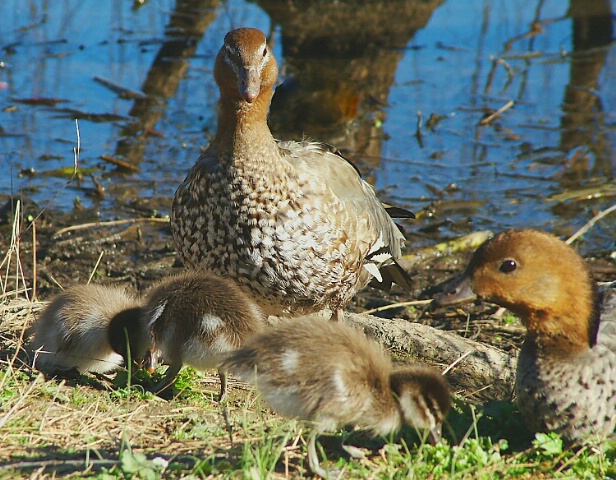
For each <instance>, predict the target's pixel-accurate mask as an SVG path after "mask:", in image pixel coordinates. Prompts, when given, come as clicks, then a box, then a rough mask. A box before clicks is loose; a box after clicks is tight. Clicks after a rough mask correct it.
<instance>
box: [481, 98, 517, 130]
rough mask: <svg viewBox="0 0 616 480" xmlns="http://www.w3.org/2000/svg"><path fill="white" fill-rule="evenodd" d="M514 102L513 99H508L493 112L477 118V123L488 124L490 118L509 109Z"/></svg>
mask: <svg viewBox="0 0 616 480" xmlns="http://www.w3.org/2000/svg"><path fill="white" fill-rule="evenodd" d="M514 104H515V102H514V101H513V100H509V101H508V102H507V103H505V105H503V106H502V107H501V108H499V109H498V110H496V112H493V113H492V114H490V115H488V116H487V117H485V118H482V119H481V120H479V125H489V124H490V123H491V122H492V120H494V119H495V118H497V117H499V116H500V115H501V114H502V113H503V112H505V111H507V110H509V109H510V108H511V107H513V105H514Z"/></svg>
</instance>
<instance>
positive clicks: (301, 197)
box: [171, 28, 414, 319]
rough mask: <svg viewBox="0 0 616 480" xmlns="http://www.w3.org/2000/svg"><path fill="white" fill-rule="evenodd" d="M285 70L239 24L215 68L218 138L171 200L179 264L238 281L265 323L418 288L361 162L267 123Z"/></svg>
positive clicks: (338, 312) (257, 34)
mask: <svg viewBox="0 0 616 480" xmlns="http://www.w3.org/2000/svg"><path fill="white" fill-rule="evenodd" d="M277 75H278V67H277V64H276V59H275V58H274V55H273V53H272V52H271V50H270V48H269V46H268V44H267V40H266V38H265V35H264V34H263V33H262V32H261V31H259V30H256V29H254V28H238V29H237V30H233V31H231V32H229V33H228V34H227V35H226V36H225V39H224V44H223V46H222V48H221V49H220V51H219V53H218V56H217V57H216V62H215V66H214V78H215V80H216V83H217V84H218V87H219V89H220V100H219V102H218V131H217V132H216V135H215V137H214V139H213V140H212V143H211V145H210V146H209V147H208V149H207V150H206V151H205V153H204V154H203V155H202V156H201V157H200V158H199V159H198V161H197V163H196V164H195V165H194V166H193V168H192V169H191V171H190V172H189V173H188V175H187V177H186V179H185V180H184V182H183V183H182V184H181V185H180V187H179V188H178V190H177V192H176V193H175V196H174V199H173V208H172V211H171V229H172V232H173V238H174V241H175V244H176V248H177V251H178V253H179V254H180V256H181V257H182V259H183V261H184V262H185V263H186V264H187V265H189V266H191V267H198V268H204V269H208V270H212V271H214V272H216V273H218V274H221V275H225V276H229V277H231V278H234V279H236V280H237V281H238V282H239V283H240V284H241V285H242V288H245V289H246V291H248V292H250V293H251V294H252V295H253V296H254V298H255V301H257V302H258V303H259V304H260V306H261V307H262V308H263V310H264V311H265V313H266V314H268V315H282V316H288V315H292V316H295V315H302V314H306V313H311V312H316V311H319V310H322V309H324V308H329V309H330V310H331V311H332V312H334V315H333V318H336V319H339V318H341V317H342V308H343V307H344V306H345V305H346V304H347V303H348V302H349V301H350V300H351V298H352V297H353V295H355V293H356V292H357V291H358V290H360V289H362V288H364V287H365V286H366V285H368V284H369V283H370V284H371V285H373V286H375V287H378V288H382V289H385V290H388V289H389V288H390V287H391V285H392V283H397V284H399V285H401V286H402V287H404V288H407V289H410V288H411V285H410V279H409V277H408V275H407V274H406V273H405V271H404V270H403V269H402V268H401V267H400V266H399V265H398V263H396V259H397V258H400V257H401V255H402V253H401V247H402V246H403V244H404V236H403V235H402V233H401V232H400V230H399V229H398V227H397V226H396V224H395V223H394V222H393V220H392V219H391V216H390V214H391V215H392V216H402V217H408V218H413V217H414V215H413V214H412V213H411V212H409V211H407V210H404V209H390V210H388V209H386V207H385V206H383V205H382V204H381V202H379V200H378V198H377V197H376V194H375V192H374V190H373V188H372V187H371V186H370V185H369V184H368V183H367V182H365V181H364V180H362V178H361V176H360V174H359V172H358V171H357V169H356V168H355V166H354V165H353V164H352V163H351V162H349V161H348V160H347V159H345V158H343V157H342V156H341V154H340V152H339V151H338V150H336V149H335V148H333V147H331V146H329V145H324V144H320V143H315V142H309V141H302V142H293V141H287V142H279V141H277V140H275V139H274V137H273V136H272V134H271V132H270V130H269V127H268V125H267V112H268V108H269V105H270V100H271V98H272V93H273V88H274V85H275V83H276V80H277Z"/></svg>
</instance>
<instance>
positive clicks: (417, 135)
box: [415, 110, 424, 148]
mask: <svg viewBox="0 0 616 480" xmlns="http://www.w3.org/2000/svg"><path fill="white" fill-rule="evenodd" d="M422 126H423V115H422V113H421V110H417V126H416V127H415V138H416V139H417V143H419V146H420V147H421V148H423V146H424V145H423V132H422V131H421V128H422Z"/></svg>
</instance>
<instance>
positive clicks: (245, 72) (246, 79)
mask: <svg viewBox="0 0 616 480" xmlns="http://www.w3.org/2000/svg"><path fill="white" fill-rule="evenodd" d="M237 88H238V90H239V92H240V95H241V96H242V98H243V99H244V100H245V101H247V102H248V103H252V102H254V101H255V99H256V98H257V97H258V96H259V92H260V90H261V77H260V75H259V72H258V71H257V69H256V68H254V67H249V68H243V69H242V70H241V72H240V74H239V79H238V85H237Z"/></svg>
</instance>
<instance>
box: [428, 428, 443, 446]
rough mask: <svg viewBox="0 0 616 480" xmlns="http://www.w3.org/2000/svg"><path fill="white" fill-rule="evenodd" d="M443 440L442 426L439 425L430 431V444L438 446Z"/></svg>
mask: <svg viewBox="0 0 616 480" xmlns="http://www.w3.org/2000/svg"><path fill="white" fill-rule="evenodd" d="M441 438H442V432H441V425H437V426H435V427H434V428H431V429H430V435H429V436H428V439H429V440H430V443H432V445H436V444H437V443H438V442H440V441H441Z"/></svg>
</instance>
